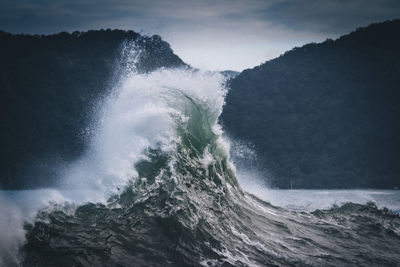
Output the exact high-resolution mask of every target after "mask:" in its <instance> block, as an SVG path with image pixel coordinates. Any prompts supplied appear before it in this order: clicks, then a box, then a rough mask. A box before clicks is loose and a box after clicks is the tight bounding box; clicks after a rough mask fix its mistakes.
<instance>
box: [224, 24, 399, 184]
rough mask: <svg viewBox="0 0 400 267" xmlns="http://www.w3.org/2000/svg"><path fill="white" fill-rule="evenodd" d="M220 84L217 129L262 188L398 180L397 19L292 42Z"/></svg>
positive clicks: (386, 182)
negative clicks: (236, 143) (224, 87)
mask: <svg viewBox="0 0 400 267" xmlns="http://www.w3.org/2000/svg"><path fill="white" fill-rule="evenodd" d="M230 86H231V89H230V91H229V94H228V96H227V98H226V106H225V108H224V112H223V114H222V122H223V124H224V127H225V129H226V131H227V132H229V133H230V134H232V135H233V136H235V137H237V138H240V139H243V140H246V141H248V142H251V143H252V144H253V145H254V146H255V148H256V151H257V153H258V156H259V159H260V164H261V166H263V168H264V171H265V173H272V175H271V177H270V182H271V183H272V185H274V186H277V187H281V188H290V186H291V185H292V186H293V187H294V188H393V187H396V186H400V20H395V21H388V22H384V23H379V24H372V25H370V26H368V27H366V28H360V29H358V30H356V31H355V32H352V33H351V34H349V35H346V36H343V37H341V38H339V39H337V40H335V41H333V40H327V41H325V42H323V43H320V44H315V43H313V44H307V45H305V46H303V47H300V48H295V49H293V50H291V51H289V52H286V53H285V54H284V55H282V56H280V57H278V58H276V59H274V60H271V61H268V62H266V63H264V64H262V65H260V66H258V67H255V68H253V69H249V70H245V71H243V72H242V73H241V74H240V75H238V76H237V77H236V78H234V79H233V80H231V81H230Z"/></svg>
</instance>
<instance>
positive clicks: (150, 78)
mask: <svg viewBox="0 0 400 267" xmlns="http://www.w3.org/2000/svg"><path fill="white" fill-rule="evenodd" d="M130 55H133V56H136V55H137V54H136V53H130ZM132 62H135V60H132ZM133 69H134V68H133ZM225 94H226V88H225V78H224V77H223V76H222V75H220V74H218V73H211V72H202V71H197V70H188V69H174V70H165V69H162V70H159V71H156V72H153V73H149V74H139V73H136V72H135V71H133V70H132V68H129V71H128V72H124V74H123V75H121V79H120V82H118V83H117V84H116V86H115V90H114V91H113V92H112V94H110V96H108V97H107V98H106V99H105V101H104V103H102V106H101V107H100V108H99V110H98V114H97V115H96V117H95V118H93V125H94V127H93V129H95V130H94V133H93V136H91V138H90V140H89V148H88V150H87V152H86V153H85V155H83V156H82V158H80V159H78V160H76V161H74V162H71V164H70V166H69V167H68V168H66V170H65V172H64V174H63V175H61V176H60V177H59V183H58V186H57V188H56V189H43V190H33V191H2V192H1V195H0V214H1V215H2V216H1V217H0V228H1V229H2V231H0V241H1V242H0V265H5V266H396V265H399V262H400V217H399V215H398V214H397V213H396V212H397V211H398V196H399V194H398V193H397V191H395V192H394V191H374V190H368V191H300V190H299V191H297V190H294V191H283V190H282V191H280V190H268V189H266V188H265V187H264V186H262V185H258V184H257V183H255V182H254V181H256V180H257V179H258V178H257V177H256V175H254V177H252V176H251V175H250V177H249V176H246V177H245V176H242V175H241V169H240V168H238V169H237V168H236V167H235V160H231V157H230V149H231V142H230V141H229V140H228V139H227V138H226V137H225V135H224V133H223V131H222V129H221V127H220V125H219V124H218V117H219V115H220V114H221V111H222V108H223V104H224V97H225ZM253 178H254V180H253ZM371 200H372V202H371ZM348 201H350V202H348ZM334 204H337V205H334ZM384 206H388V208H389V209H385V208H383V207H384Z"/></svg>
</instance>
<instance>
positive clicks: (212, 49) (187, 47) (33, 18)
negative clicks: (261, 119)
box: [0, 0, 400, 71]
mask: <svg viewBox="0 0 400 267" xmlns="http://www.w3.org/2000/svg"><path fill="white" fill-rule="evenodd" d="M0 4H1V9H0V29H1V30H4V31H8V32H13V33H56V32H60V31H74V30H88V29H100V28H112V29H114V28H119V29H132V30H134V31H138V32H142V33H145V34H159V35H161V36H162V37H163V38H164V39H165V40H166V41H168V42H169V43H170V44H171V47H172V48H173V50H174V51H175V53H176V54H178V55H179V56H180V57H181V58H182V59H183V60H184V61H186V62H187V63H189V64H191V65H193V66H195V67H200V68H204V69H210V70H225V69H233V70H238V71H240V70H243V69H244V68H249V67H253V66H255V65H258V64H260V63H262V62H264V61H266V60H268V59H271V58H274V57H276V56H278V55H280V54H281V53H283V52H284V51H286V50H288V49H291V48H293V47H294V46H299V45H302V44H305V43H308V42H319V41H323V40H325V39H326V38H336V37H338V36H340V35H342V34H344V33H347V32H350V31H352V30H354V29H356V28H357V27H359V26H366V25H368V24H370V23H372V22H379V21H383V20H388V19H395V18H400V1H399V0H114V1H111V0H96V1H91V0H0Z"/></svg>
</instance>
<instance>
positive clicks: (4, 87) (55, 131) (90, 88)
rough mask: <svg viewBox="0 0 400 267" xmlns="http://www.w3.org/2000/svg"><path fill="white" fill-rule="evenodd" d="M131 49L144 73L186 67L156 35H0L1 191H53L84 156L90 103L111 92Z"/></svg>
mask: <svg viewBox="0 0 400 267" xmlns="http://www.w3.org/2000/svg"><path fill="white" fill-rule="evenodd" d="M129 41H135V44H136V46H138V47H139V48H140V49H141V50H142V51H143V52H142V54H141V56H140V60H139V68H140V70H141V71H143V72H148V71H152V70H154V69H157V68H159V67H179V66H184V65H185V64H184V63H183V62H182V60H181V59H180V58H179V57H178V56H176V55H175V54H174V53H173V51H172V50H171V48H170V47H169V44H168V43H166V42H164V41H162V40H161V38H160V37H159V36H156V35H155V36H152V37H144V36H141V35H140V34H138V33H135V32H133V31H121V30H99V31H88V32H74V33H72V34H69V33H66V32H63V33H59V34H55V35H34V36H33V35H12V34H9V33H5V32H1V31H0V59H1V60H0V108H1V110H0V114H1V115H0V116H1V117H0V121H1V131H0V147H1V153H0V188H3V189H5V188H8V189H12V188H21V187H35V186H43V185H51V184H52V182H53V181H52V178H53V177H54V176H55V175H57V173H56V172H57V170H59V167H60V166H63V165H64V163H65V162H68V161H69V160H71V159H73V158H76V157H77V156H79V155H80V154H81V153H82V151H83V148H84V145H85V135H86V133H85V129H86V126H87V122H88V118H89V117H90V112H91V111H92V108H93V103H95V102H96V101H97V100H98V99H99V97H100V96H101V95H103V94H105V93H106V92H107V90H108V89H109V88H110V85H111V84H110V81H111V80H112V77H113V73H114V67H115V66H116V60H117V58H118V57H119V54H120V52H121V45H122V43H123V42H129Z"/></svg>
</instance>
